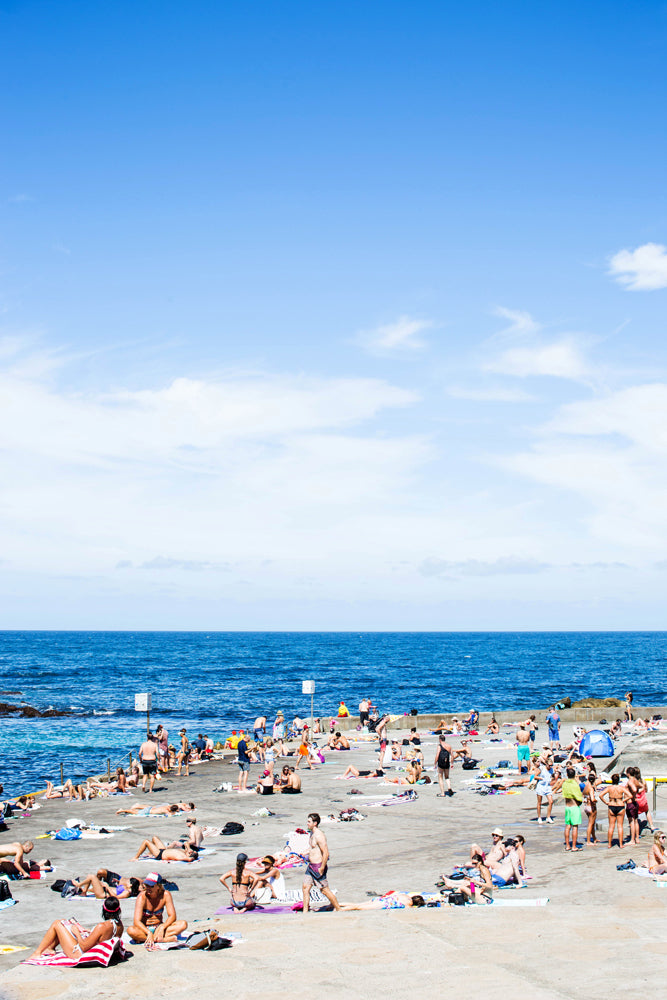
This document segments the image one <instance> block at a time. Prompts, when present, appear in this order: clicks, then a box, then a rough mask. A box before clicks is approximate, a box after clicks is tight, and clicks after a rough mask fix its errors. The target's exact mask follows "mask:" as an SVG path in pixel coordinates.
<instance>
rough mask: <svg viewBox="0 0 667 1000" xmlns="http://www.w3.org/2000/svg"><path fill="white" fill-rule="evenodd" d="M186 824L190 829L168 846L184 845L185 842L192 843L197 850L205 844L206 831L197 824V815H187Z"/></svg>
mask: <svg viewBox="0 0 667 1000" xmlns="http://www.w3.org/2000/svg"><path fill="white" fill-rule="evenodd" d="M185 825H186V826H187V828H188V830H187V833H186V834H184V835H183V836H182V837H181V838H180V840H173V841H172V842H171V844H167V847H183V846H184V845H185V844H192V846H193V847H196V848H197V850H201V848H202V846H203V844H204V831H203V830H202V828H201V827H200V826H198V825H197V817H196V816H186V819H185Z"/></svg>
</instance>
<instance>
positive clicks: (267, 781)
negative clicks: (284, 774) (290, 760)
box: [255, 771, 273, 795]
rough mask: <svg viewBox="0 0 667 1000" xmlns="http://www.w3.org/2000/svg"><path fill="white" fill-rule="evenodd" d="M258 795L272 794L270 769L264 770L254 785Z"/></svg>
mask: <svg viewBox="0 0 667 1000" xmlns="http://www.w3.org/2000/svg"><path fill="white" fill-rule="evenodd" d="M255 791H256V792H257V794H258V795H273V776H272V774H271V772H270V771H264V773H263V774H262V775H261V777H260V779H259V781H258V782H257V784H256V785H255Z"/></svg>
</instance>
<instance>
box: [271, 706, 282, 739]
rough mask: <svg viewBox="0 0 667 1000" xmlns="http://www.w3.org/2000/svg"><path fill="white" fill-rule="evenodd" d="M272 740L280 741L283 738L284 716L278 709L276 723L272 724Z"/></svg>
mask: <svg viewBox="0 0 667 1000" xmlns="http://www.w3.org/2000/svg"><path fill="white" fill-rule="evenodd" d="M272 735H273V739H274V740H282V739H284V737H285V716H284V715H283V713H282V710H281V709H278V714H277V715H276V721H275V722H274V723H273V734H272Z"/></svg>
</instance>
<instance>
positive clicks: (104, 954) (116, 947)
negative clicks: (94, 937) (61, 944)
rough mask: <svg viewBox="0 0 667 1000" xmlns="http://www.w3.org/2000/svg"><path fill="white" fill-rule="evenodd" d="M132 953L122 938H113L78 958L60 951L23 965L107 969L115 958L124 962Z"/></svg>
mask: <svg viewBox="0 0 667 1000" xmlns="http://www.w3.org/2000/svg"><path fill="white" fill-rule="evenodd" d="M130 955H131V952H128V951H126V950H125V948H124V946H123V943H122V941H121V939H120V938H118V937H112V938H109V940H108V941H102V943H101V944H96V945H95V947H94V948H91V949H90V951H85V952H84V953H83V955H79V956H78V958H68V957H67V955H65V954H63V952H61V951H59V952H57V953H56V954H55V955H40V956H39V957H38V958H27V959H26V960H25V962H22V963H21V964H22V965H61V966H64V967H66V968H69V969H73V968H74V967H75V966H76V965H103V966H104V967H105V968H106V966H107V965H109V963H110V962H111V960H112V959H113V958H116V959H117V960H119V961H124V960H125V959H126V958H129V956H130Z"/></svg>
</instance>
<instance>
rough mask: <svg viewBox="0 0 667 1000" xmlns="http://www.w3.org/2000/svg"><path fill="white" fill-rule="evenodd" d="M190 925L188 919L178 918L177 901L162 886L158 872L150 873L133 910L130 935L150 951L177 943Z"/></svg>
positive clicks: (129, 928) (129, 929) (128, 930)
mask: <svg viewBox="0 0 667 1000" xmlns="http://www.w3.org/2000/svg"><path fill="white" fill-rule="evenodd" d="M187 926H188V922H187V920H177V919H176V908H175V907H174V900H173V899H172V896H171V893H170V892H169V890H168V889H165V888H164V886H163V885H161V884H160V876H159V875H158V873H157V872H149V873H148V875H147V876H146V878H145V879H144V880H143V884H142V888H141V890H140V892H139V895H138V896H137V902H136V904H135V907H134V918H133V921H132V926H131V927H128V929H127V933H128V935H129V936H130V938H131V939H132V940H133V941H135V942H136V943H137V944H142V943H145V945H146V948H147V949H148V950H149V951H151V950H152V949H153V947H154V946H155V945H156V944H158V943H159V942H161V941H175V940H176V938H177V937H178V935H179V934H181V933H182V932H183V931H184V930H185V929H186V927H187Z"/></svg>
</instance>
